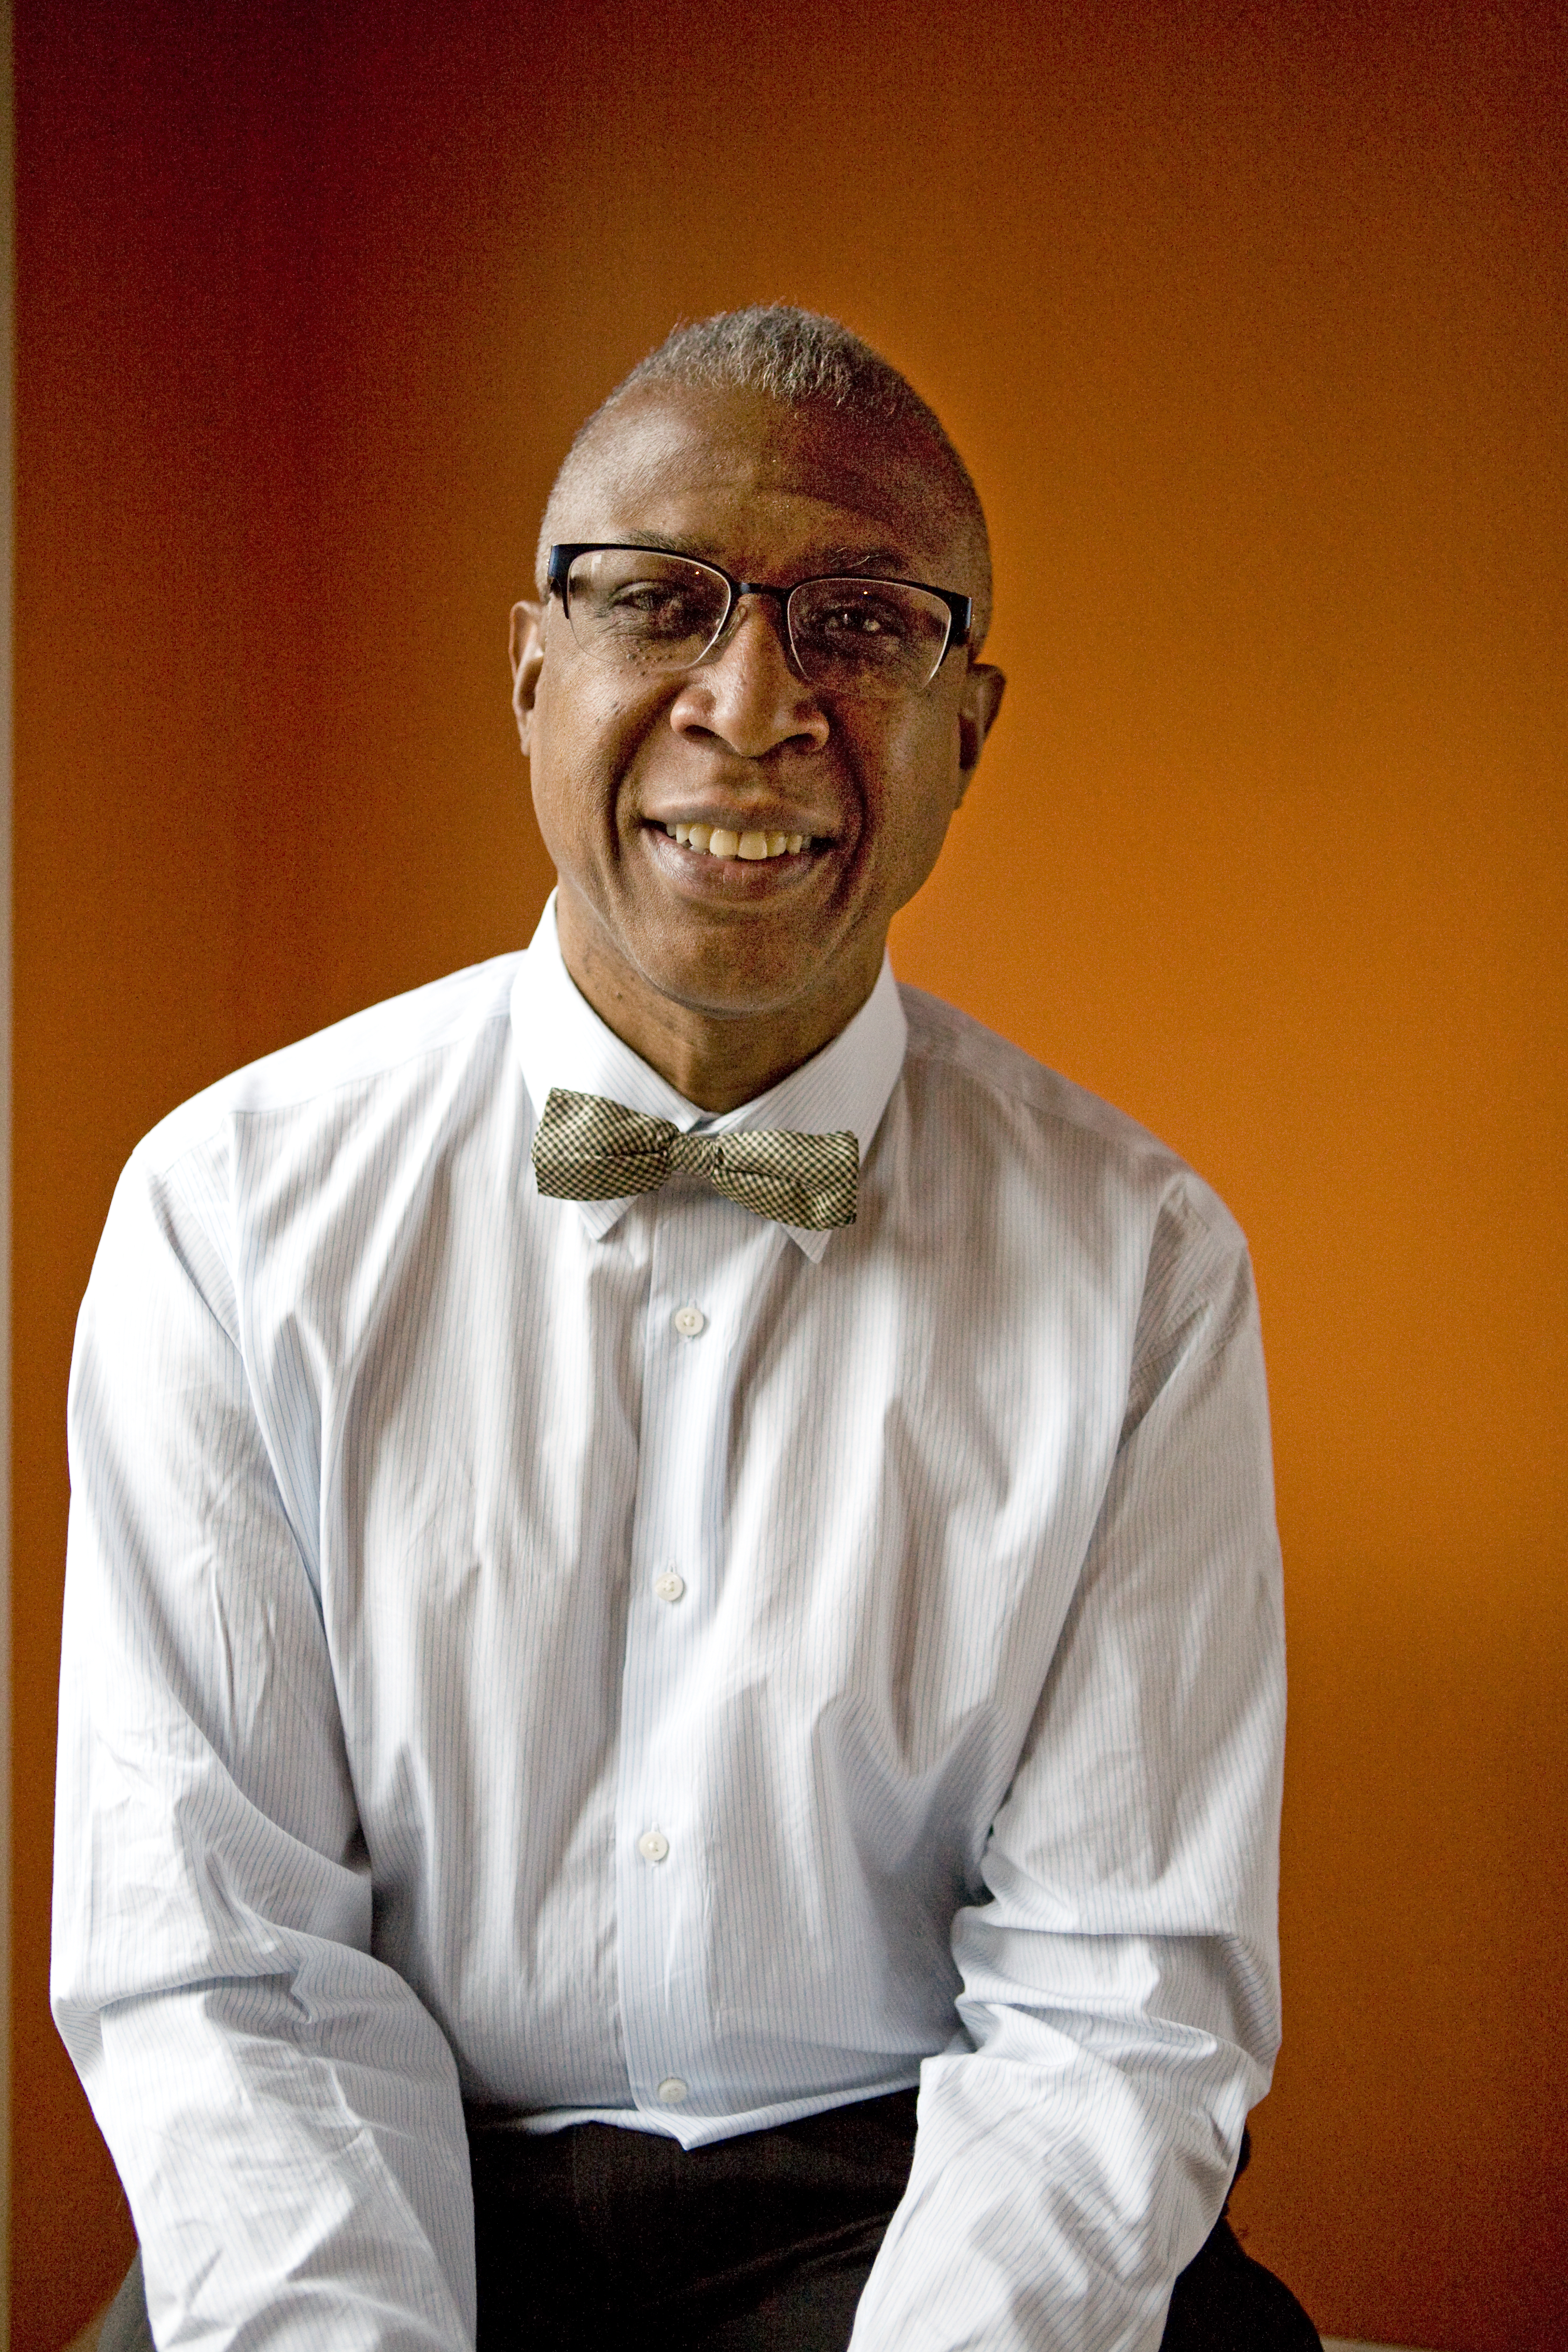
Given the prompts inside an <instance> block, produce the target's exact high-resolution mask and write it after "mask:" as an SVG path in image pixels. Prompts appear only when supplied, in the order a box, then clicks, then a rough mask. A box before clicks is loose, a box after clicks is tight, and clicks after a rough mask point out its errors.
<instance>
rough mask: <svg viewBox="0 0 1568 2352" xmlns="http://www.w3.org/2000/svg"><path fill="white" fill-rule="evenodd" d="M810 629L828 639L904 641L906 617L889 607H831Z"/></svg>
mask: <svg viewBox="0 0 1568 2352" xmlns="http://www.w3.org/2000/svg"><path fill="white" fill-rule="evenodd" d="M811 625H812V627H813V629H814V630H816V632H817V634H818V635H822V636H825V637H840V638H843V637H901V636H902V635H904V616H903V614H901V613H900V612H899V611H898V610H897V609H896V608H895V607H894V606H892V605H889V604H830V605H829V606H828V607H827V608H826V611H825V612H821V613H816V614H813V616H812V623H811Z"/></svg>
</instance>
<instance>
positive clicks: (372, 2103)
mask: <svg viewBox="0 0 1568 2352" xmlns="http://www.w3.org/2000/svg"><path fill="white" fill-rule="evenodd" d="M209 1179H210V1171H209ZM200 1189H201V1188H199V1187H197V1188H195V1192H193V1190H192V1188H191V1187H190V1186H187V1188H186V1197H185V1198H184V1200H180V1199H179V1198H178V1197H177V1196H176V1194H175V1193H174V1191H173V1190H172V1188H171V1186H170V1185H169V1184H168V1183H167V1182H165V1181H161V1180H160V1179H158V1178H157V1177H156V1176H155V1175H153V1174H151V1173H150V1172H149V1171H148V1169H147V1168H146V1167H145V1165H143V1164H142V1162H141V1161H140V1160H133V1161H132V1167H131V1169H130V1170H129V1171H128V1172H127V1175H126V1177H125V1178H124V1179H123V1180H122V1181H121V1187H120V1190H119V1192H118V1194H117V1196H116V1200H115V1203H114V1207H113V1210H112V1212H111V1214H110V1221H109V1225H108V1228H107V1231H106V1234H105V1237H104V1241H103V1244H102V1246H101V1249H100V1255H99V1258H98V1262H97V1265H96V1266H95V1269H94V1273H93V1276H92V1281H91V1285H90V1286H89V1293H88V1297H87V1299H86V1302H85V1305H84V1307H83V1310H82V1316H81V1320H80V1325H79V1334H78V1346H77V1354H76V1360H75V1366H74V1370H73V1375H72V1388H71V1411H70V1447H71V1469H72V1484H73V1499H72V1514H71V1532H70V1548H69V1560H68V1579H67V1601H66V1630H65V1650H64V1667H63V1680H62V1710H61V1712H62V1725H61V1746H60V1772H59V1806H58V1857H57V1859H58V1868H57V1899H56V1940H55V1969H54V1986H53V1990H54V2002H55V2012H56V2016H57V2020H58V2024H59V2027H60V2031H61V2032H62V2033H63V2035H64V2037H65V2040H66V2042H67V2043H68V2047H69V2049H70V2052H71V2054H72V2056H73V2058H74V2059H75V2061H76V2063H77V2065H78V2067H79V2071H80V2073H81V2075H82V2078H83V2081H84V2082H85V2084H86V2085H87V2088H88V2092H89V2096H90V2098H91V2101H92V2105H93V2108H94V2111H95V2113H96V2115H97V2116H98V2120H99V2123H100V2126H101V2128H102V2131H103V2133H104V2137H105V2138H106V2139H107V2140H108V2142H109V2145H110V2149H111V2151H112V2153H113V2156H114V2158H115V2162H116V2164H117V2165H118V2167H119V2168H120V2172H121V2179H122V2180H123V2181H124V2183H125V2187H126V2189H127V2193H128V2195H129V2198H130V2201H131V2206H132V2213H133V2215H134V2219H135V2223H136V2228H137V2231H138V2234H139V2236H140V2238H141V2241H142V2251H143V2259H144V2267H145V2273H146V2281H147V2291H148V2300H149V2306H150V2311H151V2315H152V2319H153V2327H154V2331H155V2333H156V2335H157V2337H158V2340H159V2342H160V2344H161V2345H162V2346H163V2347H165V2352H172V2347H175V2346H185V2345H191V2346H195V2345H198V2344H199V2345H211V2346H216V2345H219V2344H224V2345H238V2344H243V2345H244V2346H245V2347H247V2352H248V2347H261V2346H263V2345H265V2346H267V2347H299V2352H305V2347H312V2352H313V2348H314V2347H326V2346H328V2345H329V2344H330V2345H331V2347H332V2352H349V2347H370V2346H373V2345H374V2346H375V2347H399V2352H402V2347H409V2348H410V2352H412V2347H419V2352H432V2347H437V2346H439V2347H442V2352H455V2347H460V2346H462V2345H465V2344H468V2343H471V2341H472V2335H473V2227H472V2208H471V2199H470V2190H469V2185H468V2161H467V2148H466V2141H465V2137H464V2127H463V2117H462V2109H461V2104H460V2100H459V2096H458V2076H457V2070H456V2067H455V2064H454V2061H453V2058H452V2054H451V2052H450V2050H449V2048H448V2046H447V2042H446V2040H445V2039H444V2037H443V2035H442V2033H441V2032H440V2031H439V2030H438V2028H437V2025H436V2023H435V2021H433V2019H432V2018H431V2016H430V2015H429V2013H428V2011H426V2009H425V2008H424V2007H422V2006H421V2004H420V2002H419V2001H418V2000H416V1996H415V1994H414V1993H413V1992H412V1991H411V1990H410V1989H409V1987H408V1985H407V1984H406V1983H405V1981H404V1980H403V1979H402V1978H401V1977H400V1976H398V1975H396V1974H395V1973H394V1972H393V1970H391V1969H388V1968H386V1967H385V1966H384V1965H383V1964H382V1963H381V1962H380V1961H378V1960H377V1959H376V1958H374V1957H373V1955H372V1949H371V1940H372V1895H371V1875H370V1867H369V1862H368V1858H367V1854H366V1852H365V1846H364V1841H363V1835H362V1832H361V1829H360V1823H359V1819H358V1815H357V1812H356V1805H355V1797H354V1790H353V1786H352V1785H351V1779H350V1773H349V1769H348V1764H347V1760H346V1757H345V1752H344V1745H343V1739H342V1729H341V1725H340V1719H339V1711H338V1706H337V1703H336V1697H335V1693H334V1685H333V1675H332V1662H331V1658H330V1656H329V1651H328V1641H327V1636H326V1633H325V1632H324V1629H323V1621H322V1617H321V1610H320V1606H319V1601H318V1597H317V1595H316V1593H315V1591H314V1590H313V1588H312V1584H311V1580H310V1574H309V1571H308V1569H307V1565H306V1560H307V1556H308V1551H309V1539H310V1535H311V1533H312V1531H311V1530H308V1529H301V1528H299V1527H298V1526H297V1525H294V1524H291V1523H290V1520H289V1517H288V1515H287V1513H286V1511H285V1507H284V1505H283V1502H282V1499H281V1496H280V1489H279V1482H278V1479H277V1477H276V1476H275V1465H274V1464H273V1463H272V1462H271V1461H269V1459H268V1450H267V1446H266V1444H264V1442H263V1436H262V1433H261V1430H260V1427H259V1425H258V1419H257V1416H256V1413H255V1412H254V1410H253V1403H252V1399H251V1396H250V1393H249V1390H248V1386H247V1376H246V1370H245V1367H244V1363H243V1361H242V1357H241V1351H240V1349H239V1346H238V1342H237V1313H236V1308H235V1299H234V1291H233V1283H232V1271H231V1268H230V1267H229V1266H228V1265H227V1264H226V1251H225V1248H224V1245H223V1223H224V1215H225V1206H226V1204H225V1202H224V1200H223V1198H222V1196H221V1187H219V1186H218V1185H217V1184H216V1183H215V1182H213V1181H208V1182H207V1184H206V1187H205V1190H206V1194H207V1197H205V1199H204V1198H201V1197H199V1193H200Z"/></svg>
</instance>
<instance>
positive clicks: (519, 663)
mask: <svg viewBox="0 0 1568 2352" xmlns="http://www.w3.org/2000/svg"><path fill="white" fill-rule="evenodd" d="M510 653H511V707H512V709H513V711H514V712H515V713H516V716H517V740H518V741H519V742H520V743H521V745H522V750H523V756H524V758H525V759H526V757H527V756H528V746H529V738H530V736H531V734H532V731H533V698H534V694H535V692H536V690H537V688H538V686H539V667H540V664H541V663H542V661H543V659H544V607H543V605H542V604H514V605H513V606H512V608H511V641H510Z"/></svg>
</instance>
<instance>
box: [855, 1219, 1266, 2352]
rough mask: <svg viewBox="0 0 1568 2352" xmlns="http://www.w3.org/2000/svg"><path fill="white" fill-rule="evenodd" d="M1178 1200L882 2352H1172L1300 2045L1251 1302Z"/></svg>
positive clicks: (871, 2339) (1009, 1839)
mask: <svg viewBox="0 0 1568 2352" xmlns="http://www.w3.org/2000/svg"><path fill="white" fill-rule="evenodd" d="M1214 1221H1215V1204H1214V1203H1213V1202H1212V1199H1210V1198H1208V1196H1205V1198H1204V1201H1203V1202H1201V1203H1198V1202H1194V1197H1193V1195H1192V1194H1191V1193H1190V1192H1186V1191H1184V1190H1183V1191H1179V1192H1177V1194H1176V1195H1175V1196H1174V1198H1173V1201H1172V1202H1171V1203H1170V1204H1169V1205H1168V1207H1167V1211H1166V1214H1165V1216H1164V1218H1163V1220H1162V1223H1161V1226H1160V1229H1159V1232H1158V1234H1157V1236H1156V1241H1155V1244H1154V1248H1153V1251H1152V1257H1151V1264H1150V1268H1149V1278H1148V1282H1147V1286H1146V1290H1145V1297H1144V1304H1143V1311H1142V1319H1141V1323H1140V1328H1139V1336H1138V1345H1137V1349H1136V1354H1135V1366H1134V1372H1133V1379H1132V1384H1131V1395H1130V1398H1129V1404H1128V1412H1127V1418H1126V1422H1125V1423H1124V1426H1123V1432H1122V1439H1121V1446H1120V1449H1119V1452H1118V1455H1117V1460H1116V1465H1115V1469H1114V1473H1113V1475H1112V1477H1111V1481H1110V1487H1109V1490H1108V1492H1107V1495H1106V1497H1105V1501H1104V1506H1103V1508H1102V1510H1101V1512H1100V1519H1099V1523H1098V1526H1097V1528H1096V1533H1095V1538H1094V1541H1093V1544H1092V1546H1091V1548H1090V1551H1089V1558H1088V1559H1087V1561H1086V1563H1085V1568H1084V1572H1083V1576H1082V1580H1081V1582H1080V1585H1079V1591H1078V1594H1077V1596H1076V1599H1075V1601H1074V1605H1073V1609H1072V1612H1071V1613H1070V1615H1069V1617H1068V1623H1067V1627H1066V1630H1065V1632H1064V1634H1063V1638H1062V1642H1061V1644H1060V1647H1059V1649H1058V1654H1057V1656H1056V1659H1055V1661H1054V1663H1053V1665H1052V1669H1051V1674H1050V1676H1049V1679H1048V1681H1047V1686H1046V1690H1045V1693H1044V1696H1043V1697H1042V1700H1041V1703H1040V1706H1039V1708H1038V1711H1037V1717H1036V1720H1035V1723H1034V1726H1033V1728H1032V1731H1031V1734H1030V1738H1029V1741H1028V1743H1027V1746H1026V1750H1025V1753H1024V1755H1023V1757H1022V1759H1021V1760H1020V1764H1019V1769H1018V1771H1017V1774H1016V1778H1015V1780H1014V1783H1013V1786H1012V1789H1011V1790H1010V1791H1009V1793H1008V1796H1007V1799H1006V1801H1005V1803H1004V1805H1003V1806H1002V1808H1001V1810H1000V1811H999V1812H998V1815H997V1818H996V1822H995V1825H994V1829H993V1832H992V1834H991V1837H990V1840H989V1843H988V1846H987V1851H986V1855H985V1860H984V1879H985V1884H986V1886H987V1888H988V1889H989V1892H990V1898H991V1899H990V1900H989V1901H988V1902H985V1903H982V1904H976V1905H973V1906H968V1907H966V1908H965V1909H964V1910H963V1911H961V1912H960V1913H959V1914H958V1916H957V1918H956V1920H955V1922H954V1928H953V1950H954V1954H955V1957H956V1958H957V1962H958V1966H959V1969H960V1971H961V1974H962V1976H963V1990H962V1992H961V1994H960V1996H959V2000H958V2007H959V2011H960V2014H961V2017H962V2019H963V2033H962V2034H961V2035H960V2036H958V2037H957V2038H956V2040H955V2043H954V2046H953V2048H952V2050H951V2051H950V2052H949V2053H944V2054H943V2055H942V2056H941V2057H937V2058H933V2059H930V2060H928V2061H927V2063H926V2064H925V2067H924V2069H923V2072H922V2077H921V2102H920V2126H919V2135H918V2139H917V2144H916V2151H915V2160H914V2168H913V2171H912V2173H911V2176H910V2186H909V2190H908V2193H907V2195H906V2197H905V2199H904V2200H903V2203H902V2205H901V2206H900V2210H899V2212H898V2214H897V2215H896V2217H895V2219H894V2221H893V2225H892V2227H891V2229H890V2230H889V2234H888V2238H887V2240H886V2242H885V2244H884V2247H883V2250H882V2252H881V2254H880V2256H879V2260H878V2263H877V2264H876V2267H875V2269H874V2271H873V2273H872V2275H871V2279H870V2282H869V2284H868V2287H867V2290H866V2294H865V2295H864V2297H863V2299H862V2302H861V2305H860V2310H859V2315H858V2322H857V2326H856V2330H855V2336H854V2347H855V2352H956V2347H960V2346H963V2347H974V2348H975V2352H980V2347H984V2352H1024V2347H1047V2346H1048V2347H1052V2352H1112V2347H1114V2352H1154V2347H1158V2345H1159V2342H1160V2338H1161V2334H1162V2329H1163V2319H1164V2314H1165V2308H1166V2304H1167V2301H1168V2298H1169V2294H1170V2288H1171V2284H1172V2282H1173V2278H1174V2275H1175V2273H1176V2272H1177V2271H1178V2270H1179V2269H1181V2268H1182V2267H1184V2264H1185V2263H1187V2262H1189V2261H1190V2260H1191V2258H1192V2256H1193V2255H1194V2253H1195V2252H1196V2251H1197V2249H1198V2247H1199V2245H1200V2244H1201V2243H1202V2242H1203V2240H1204V2238H1205V2235H1206V2234H1207V2232H1208V2231H1209V2229H1210V2228H1211V2227H1212V2225H1213V2222H1214V2221H1215V2216H1216V2214H1217V2212H1218V2210H1219V2207H1220V2204H1221V2202H1222V2200H1223V2199H1224V2196H1225V2193H1226V2189H1227V2187H1228V2185H1229V2181H1230V2178H1231V2173H1232V2170H1233V2168H1234V2165H1235V2162H1236V2158H1237V2148H1238V2146H1239V2142H1240V2138H1241V2131H1242V2126H1243V2124H1244V2122H1245V2120H1246V2116H1247V2109H1248V2107H1249V2106H1251V2105H1253V2104H1254V2102H1255V2101H1256V2100H1257V2099H1258V2098H1259V2097H1260V2096H1261V2095H1262V2094H1263V2092H1264V2091H1265V2090H1266V2089H1267V2088H1268V2069H1269V2066H1270V2064H1271V2062H1272V2059H1273V2054H1274V2051H1275V2048H1276V2046H1277V2043H1278V2040H1279V2029H1278V1990H1277V1978H1278V1968H1277V1954H1276V1932H1275V1906H1276V1896H1277V1839H1278V1825H1279V1782H1280V1759H1281V1749H1282V1738H1283V1723H1284V1669H1283V1636H1282V1613H1281V1605H1280V1593H1279V1554H1278V1544H1277V1539H1276V1537H1275V1532H1274V1522H1273V1501H1272V1484H1271V1477H1270V1469H1269V1452H1268V1408H1267V1402H1266V1397H1265V1391H1264V1383H1263V1364H1262V1352H1261V1347H1260V1343H1259V1339H1258V1316H1257V1308H1256V1304H1255V1300H1254V1296H1253V1290H1252V1284H1251V1277H1250V1272H1249V1269H1248V1266H1247V1261H1246V1256H1245V1253H1244V1251H1243V1250H1242V1247H1241V1244H1240V1241H1239V1236H1237V1235H1236V1234H1235V1233H1234V1229H1233V1228H1231V1227H1230V1226H1229V1221H1228V1220H1225V1221H1224V1223H1223V1225H1221V1226H1219V1227H1217V1228H1216V1226H1215V1222H1214Z"/></svg>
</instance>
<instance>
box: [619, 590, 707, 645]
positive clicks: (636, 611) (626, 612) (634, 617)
mask: <svg viewBox="0 0 1568 2352" xmlns="http://www.w3.org/2000/svg"><path fill="white" fill-rule="evenodd" d="M604 609H605V614H607V615H608V616H609V617H610V618H612V619H614V620H616V621H619V622H620V623H621V624H622V625H624V626H626V627H630V628H637V629H643V630H647V632H648V633H649V635H658V636H677V637H679V636H689V635H691V634H692V633H693V632H694V631H696V630H699V629H700V628H701V627H702V626H703V625H704V616H703V614H702V610H701V606H700V602H699V600H698V599H696V598H695V597H693V596H691V595H690V594H689V593H685V592H683V591H682V590H680V589H679V588H670V587H667V586H664V585H662V584H661V583H659V582H658V581H657V580H634V581H631V582H629V583H627V585H626V587H624V588H617V589H616V593H615V594H614V595H613V596H611V597H609V598H608V599H606V602H605V608H604Z"/></svg>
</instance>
